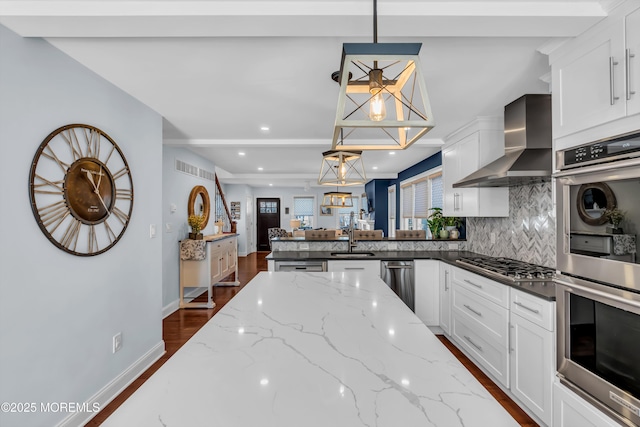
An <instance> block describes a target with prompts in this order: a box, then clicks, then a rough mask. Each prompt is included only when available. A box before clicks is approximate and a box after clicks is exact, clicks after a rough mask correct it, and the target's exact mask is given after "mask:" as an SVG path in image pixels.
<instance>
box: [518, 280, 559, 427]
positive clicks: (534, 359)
mask: <svg viewBox="0 0 640 427" xmlns="http://www.w3.org/2000/svg"><path fill="white" fill-rule="evenodd" d="M512 292H513V293H515V292H519V291H518V290H516V289H512ZM512 298H513V297H512ZM531 298H535V297H531ZM538 299H539V298H538ZM541 301H542V300H541ZM544 302H545V303H547V304H550V305H553V304H554V303H552V302H547V301H544ZM510 324H511V337H510V353H511V356H510V358H511V360H510V362H511V387H510V388H511V392H512V393H513V395H514V396H515V397H516V398H518V399H519V400H520V401H521V402H522V403H523V404H524V405H526V407H527V408H528V409H529V410H530V411H531V412H533V414H535V415H536V417H538V418H539V419H540V420H541V421H543V422H544V423H545V424H546V425H551V419H552V406H551V404H552V385H553V381H554V377H555V375H554V374H555V335H554V333H553V331H549V330H547V329H545V328H543V327H541V326H539V325H536V324H534V323H533V322H531V321H529V320H527V319H525V318H524V317H522V316H519V315H518V314H516V313H514V311H513V310H512V311H511V319H510Z"/></svg>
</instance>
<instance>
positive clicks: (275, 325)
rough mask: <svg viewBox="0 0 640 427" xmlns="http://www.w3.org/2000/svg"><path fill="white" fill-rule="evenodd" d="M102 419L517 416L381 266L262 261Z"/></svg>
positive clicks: (246, 422)
mask: <svg viewBox="0 0 640 427" xmlns="http://www.w3.org/2000/svg"><path fill="white" fill-rule="evenodd" d="M103 425H105V426H130V425H131V426H133V425H137V426H154V425H157V426H167V427H173V426H185V425H188V426H205V425H206V426H224V427H232V426H242V427H244V426H247V427H253V426H260V427H266V426H273V427H276V426H277V427H286V426H291V427H294V426H295V427H311V426H319V427H320V426H322V427H326V426H344V427H355V426H379V427H382V426H392V427H397V426H403V427H408V426H421V427H423V426H441V427H452V426H466V427H470V426H488V425H491V426H516V425H517V423H516V422H515V421H514V420H513V418H512V417H511V416H510V415H509V414H508V413H507V412H506V411H505V410H504V409H503V408H502V406H500V405H499V404H498V402H497V401H496V400H495V399H494V398H493V397H492V396H491V395H490V394H489V393H488V392H487V391H486V390H485V389H484V388H483V387H482V386H481V385H480V383H479V382H478V381H477V380H476V379H475V378H474V377H473V376H472V375H471V374H470V373H469V371H467V370H466V369H465V368H464V367H463V366H462V364H461V363H460V362H459V361H458V360H457V359H456V358H455V357H454V356H453V355H452V354H451V353H450V352H449V351H448V350H447V349H446V348H445V347H444V346H443V345H442V344H441V343H440V341H439V340H438V339H437V338H436V337H435V336H434V335H433V334H432V333H431V332H430V331H429V329H428V328H427V327H426V326H424V324H423V323H422V322H421V321H420V320H419V319H418V318H417V317H416V316H415V315H414V314H413V312H411V310H409V309H408V308H407V307H406V305H405V304H404V303H403V302H402V301H401V300H400V299H399V298H398V297H397V296H396V295H395V294H394V293H393V292H392V291H391V289H389V287H388V286H387V285H386V284H385V283H384V282H383V281H382V280H380V279H379V278H378V277H374V276H371V275H366V274H362V273H293V272H290V273H285V272H282V273H279V272H268V273H267V272H262V273H259V274H258V276H256V277H255V278H254V279H253V280H252V281H251V282H250V283H249V284H247V285H246V286H245V287H244V288H243V289H242V290H241V291H240V292H239V294H238V295H237V296H235V297H234V298H233V299H232V300H231V301H229V303H227V304H226V305H225V306H224V307H223V308H222V309H221V310H220V312H218V313H217V314H216V315H215V316H214V317H213V318H212V319H211V320H210V321H209V322H208V323H207V324H206V325H205V326H204V327H203V328H202V329H200V331H198V332H197V333H196V334H195V335H194V336H193V337H192V338H191V339H190V340H189V341H188V342H187V343H186V344H185V345H184V346H183V347H182V348H181V349H180V350H179V351H178V352H177V353H176V354H175V355H174V356H173V357H172V358H171V359H169V360H168V361H167V362H166V363H165V364H164V365H163V366H162V367H161V368H160V369H159V370H158V371H157V372H156V373H155V374H154V375H153V376H151V378H149V379H148V380H147V381H146V382H145V383H144V384H143V385H142V386H141V387H140V388H139V389H138V390H137V391H136V392H135V393H134V394H133V395H132V396H131V397H130V398H129V399H128V400H127V401H125V403H124V404H123V405H122V406H120V408H118V409H117V410H116V411H115V412H114V413H113V414H112V416H111V417H109V418H108V419H107V420H106V422H105V423H104V424H103Z"/></svg>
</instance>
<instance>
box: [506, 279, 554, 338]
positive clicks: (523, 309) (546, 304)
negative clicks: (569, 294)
mask: <svg viewBox="0 0 640 427" xmlns="http://www.w3.org/2000/svg"><path fill="white" fill-rule="evenodd" d="M555 308H556V303H555V302H553V301H547V300H544V299H542V298H538V297H536V296H533V295H531V294H528V293H526V292H522V291H520V290H518V289H512V290H511V312H512V313H514V314H517V315H519V316H520V317H523V318H525V319H527V320H529V321H531V322H533V323H534V324H536V325H538V326H540V327H542V328H544V329H546V330H547V331H551V332H553V331H554V330H555V324H556V316H555V314H556V310H555Z"/></svg>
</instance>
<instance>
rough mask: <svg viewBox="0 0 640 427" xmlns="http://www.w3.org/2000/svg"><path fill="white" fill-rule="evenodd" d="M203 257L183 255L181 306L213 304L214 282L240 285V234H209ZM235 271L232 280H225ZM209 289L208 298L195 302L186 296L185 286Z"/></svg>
mask: <svg viewBox="0 0 640 427" xmlns="http://www.w3.org/2000/svg"><path fill="white" fill-rule="evenodd" d="M204 241H205V243H204V246H205V248H204V251H205V253H204V256H200V257H198V258H202V259H198V258H196V259H183V258H185V257H184V256H181V257H180V308H186V307H192V308H193V307H195V308H213V307H215V306H216V304H215V302H214V301H213V286H238V285H239V284H240V282H239V281H238V239H237V234H217V235H212V236H205V238H204ZM231 274H233V280H232V281H223V280H224V279H225V278H227V277H229V276H230V275H231ZM186 288H189V290H191V291H196V289H195V288H206V289H207V301H206V302H191V299H192V298H189V297H187V298H186V299H185V289H186Z"/></svg>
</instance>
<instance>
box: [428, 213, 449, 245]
mask: <svg viewBox="0 0 640 427" xmlns="http://www.w3.org/2000/svg"><path fill="white" fill-rule="evenodd" d="M430 210H432V211H433V213H431V215H429V218H427V225H428V226H429V230H431V237H432V238H434V239H437V238H438V237H442V236H441V231H446V230H443V227H444V217H443V216H442V209H441V208H432V209H430ZM447 236H449V232H448V231H447Z"/></svg>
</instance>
